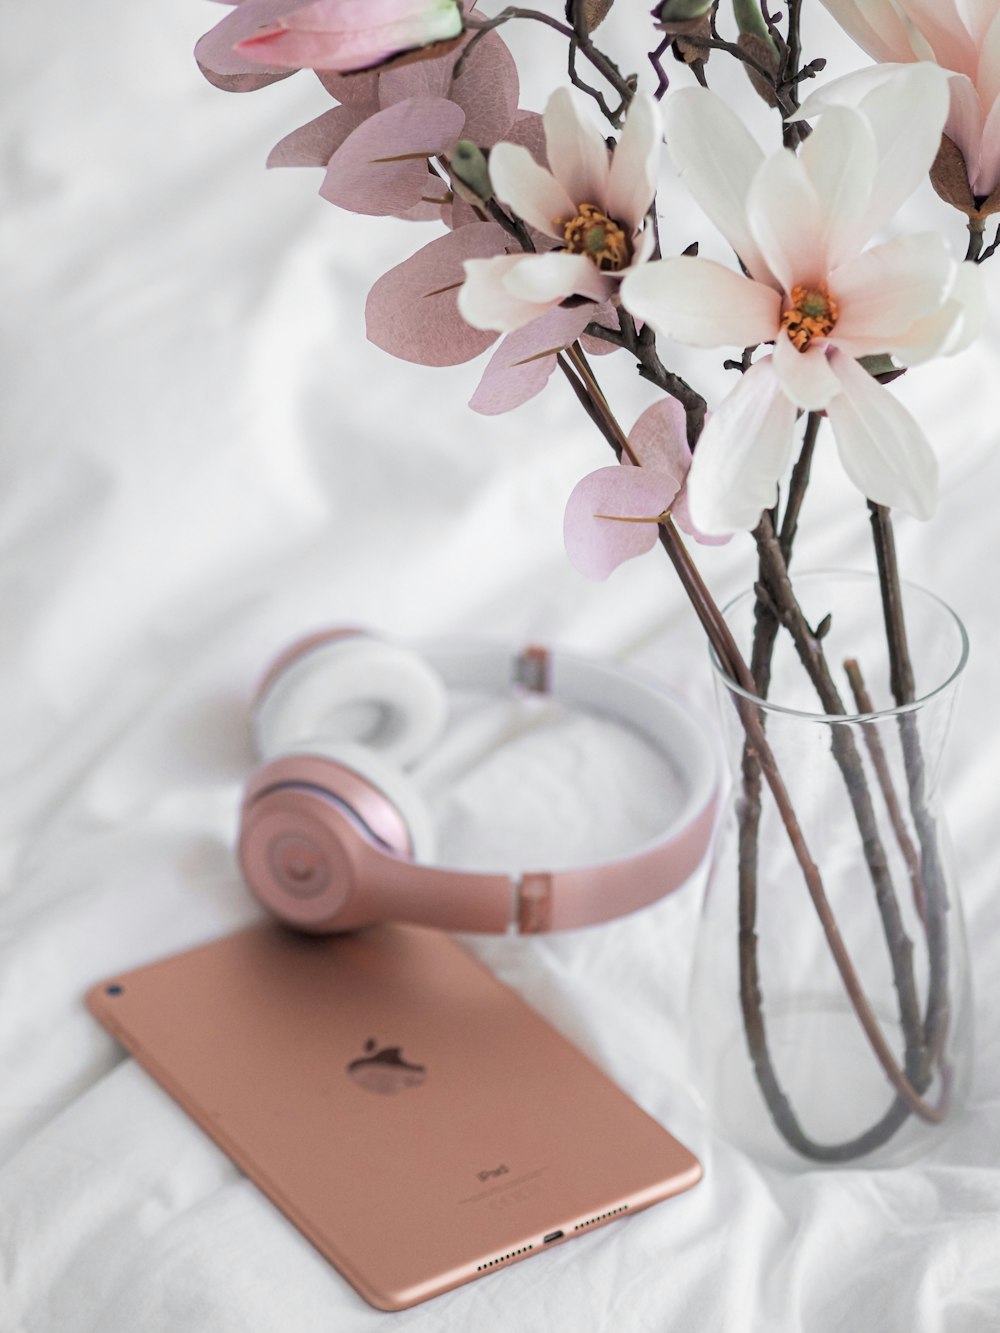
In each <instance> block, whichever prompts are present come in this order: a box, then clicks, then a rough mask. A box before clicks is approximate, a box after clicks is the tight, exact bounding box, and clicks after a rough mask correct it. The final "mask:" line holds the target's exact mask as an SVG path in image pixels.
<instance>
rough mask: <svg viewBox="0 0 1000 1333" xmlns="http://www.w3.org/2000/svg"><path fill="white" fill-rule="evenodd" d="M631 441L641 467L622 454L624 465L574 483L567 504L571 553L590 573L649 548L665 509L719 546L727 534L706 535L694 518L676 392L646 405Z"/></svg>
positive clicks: (602, 572) (606, 570)
mask: <svg viewBox="0 0 1000 1333" xmlns="http://www.w3.org/2000/svg"><path fill="white" fill-rule="evenodd" d="M628 442H629V445H630V446H631V448H632V452H633V453H634V454H635V456H636V458H637V459H638V460H639V463H640V466H639V467H634V466H632V465H631V463H630V461H629V459H628V457H627V456H625V455H623V456H622V461H621V463H620V464H617V465H613V466H611V467H602V468H598V470H597V471H596V472H591V473H590V474H589V475H588V476H586V477H584V478H583V479H582V481H579V482H577V484H576V486H575V487H574V488H573V490H572V492H571V493H570V497H569V500H568V501H567V504H566V514H565V517H564V519H563V540H564V542H565V544H566V553H567V555H568V556H569V558H570V560H571V561H572V562H573V564H574V565H575V566H576V568H577V569H578V570H579V571H580V573H581V574H585V575H586V576H587V578H589V579H606V578H607V577H608V575H609V574H610V573H611V572H612V570H615V569H617V568H618V566H619V565H620V564H622V563H623V562H624V561H626V560H631V559H632V558H633V557H634V556H637V555H645V553H646V552H647V551H651V550H652V549H653V547H654V546H655V545H656V542H657V539H658V537H659V531H660V520H661V519H662V517H663V516H664V514H666V513H668V512H669V513H670V514H671V515H672V517H673V519H674V521H675V522H676V524H677V526H678V527H679V528H681V529H683V531H684V532H687V533H689V534H690V535H691V536H692V537H694V538H695V540H696V541H700V542H706V543H709V544H712V545H716V544H718V543H719V542H720V541H722V542H725V541H728V540H729V538H728V536H727V537H722V538H719V537H708V536H706V535H705V534H704V533H701V532H699V531H698V530H697V529H696V528H695V527H694V525H693V524H692V522H691V516H690V514H689V513H688V505H687V474H688V471H689V469H690V467H691V450H690V449H689V448H688V442H687V418H686V416H685V413H684V409H683V407H681V405H680V403H679V402H678V401H677V399H676V398H661V399H660V400H659V401H658V402H656V403H654V404H653V406H652V407H648V408H647V409H646V411H645V412H643V414H642V416H641V417H640V418H639V420H638V421H637V422H636V423H635V425H634V426H633V427H632V429H631V431H630V432H629V437H628Z"/></svg>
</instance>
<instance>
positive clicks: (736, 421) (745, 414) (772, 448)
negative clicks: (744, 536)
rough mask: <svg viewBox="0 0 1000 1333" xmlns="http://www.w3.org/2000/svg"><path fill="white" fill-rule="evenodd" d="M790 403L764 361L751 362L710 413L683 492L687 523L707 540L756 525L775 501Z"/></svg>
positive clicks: (787, 451) (786, 452)
mask: <svg viewBox="0 0 1000 1333" xmlns="http://www.w3.org/2000/svg"><path fill="white" fill-rule="evenodd" d="M795 417H796V411H795V404H794V403H792V402H791V401H790V399H788V398H786V397H785V395H784V394H783V393H782V392H781V386H780V384H779V383H778V378H777V376H776V375H775V373H774V367H773V366H772V364H771V358H770V357H764V359H763V360H761V361H758V362H756V363H755V364H754V365H752V366H751V367H750V369H749V370H748V371H747V373H746V374H745V375H744V376H743V378H742V379H741V380H740V382H739V384H738V385H737V386H736V388H735V389H733V391H732V393H730V394H729V396H728V397H727V398H724V399H723V401H722V403H721V404H720V406H719V408H718V410H717V411H716V412H714V413H713V414H712V416H711V417H710V419H709V421H708V423H707V424H706V426H705V429H704V430H703V431H702V433H701V438H700V439H699V440H698V444H697V446H696V448H695V451H694V461H693V462H692V464H691V471H690V472H689V473H688V480H687V492H688V507H689V511H690V515H691V521H692V522H693V523H694V525H695V526H696V527H697V528H698V529H699V531H701V532H703V533H706V534H707V535H709V536H720V537H721V536H723V535H725V534H728V533H731V532H738V531H740V530H741V529H749V528H754V527H756V526H757V523H758V522H759V520H760V516H761V513H762V512H763V511H764V510H765V509H769V508H770V507H771V506H772V505H773V504H774V503H775V500H776V499H777V496H778V479H779V477H780V476H781V474H782V473H783V472H784V470H785V468H786V467H787V466H788V460H789V458H790V457H791V452H792V444H793V440H794V435H795Z"/></svg>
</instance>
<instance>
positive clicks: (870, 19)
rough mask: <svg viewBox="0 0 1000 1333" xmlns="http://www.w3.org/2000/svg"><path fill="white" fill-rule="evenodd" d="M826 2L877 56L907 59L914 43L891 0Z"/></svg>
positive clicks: (878, 57) (834, 13) (849, 31)
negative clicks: (860, 2) (861, 2)
mask: <svg viewBox="0 0 1000 1333" xmlns="http://www.w3.org/2000/svg"><path fill="white" fill-rule="evenodd" d="M823 4H824V5H825V7H826V8H827V9H828V10H829V11H830V13H831V14H832V15H833V17H834V18H835V19H836V20H837V22H838V23H839V24H840V26H841V27H842V28H843V29H844V30H845V31H846V32H848V33H849V34H850V35H851V37H853V38H854V40H855V41H856V42H857V44H858V45H859V46H860V47H862V48H863V49H864V50H865V51H867V52H868V54H869V55H870V56H873V57H874V58H875V59H876V60H907V59H909V57H910V52H911V49H912V48H911V44H910V39H909V35H908V33H907V30H906V28H905V27H904V25H903V21H902V19H901V18H900V17H899V14H898V13H897V12H896V9H895V8H894V6H893V5H892V4H891V3H890V0H867V3H864V5H863V8H862V4H859V2H858V0H823Z"/></svg>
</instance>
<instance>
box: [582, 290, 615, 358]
mask: <svg viewBox="0 0 1000 1333" xmlns="http://www.w3.org/2000/svg"><path fill="white" fill-rule="evenodd" d="M587 323H588V324H602V325H603V326H604V327H605V328H606V329H614V330H615V332H616V333H617V332H618V331H619V330H620V329H621V325H620V324H619V322H618V311H617V310H616V309H615V307H614V306H613V305H611V304H610V303H608V304H606V305H599V306H596V307H591V311H590V319H589V320H588V321H587ZM580 346H581V347H582V348H583V350H584V351H585V352H586V353H587V355H588V356H607V355H608V353H609V352H617V351H618V348H617V347H616V346H615V345H614V343H609V342H606V341H605V340H604V339H603V338H594V337H592V336H591V335H590V334H588V333H582V334H581V335H580Z"/></svg>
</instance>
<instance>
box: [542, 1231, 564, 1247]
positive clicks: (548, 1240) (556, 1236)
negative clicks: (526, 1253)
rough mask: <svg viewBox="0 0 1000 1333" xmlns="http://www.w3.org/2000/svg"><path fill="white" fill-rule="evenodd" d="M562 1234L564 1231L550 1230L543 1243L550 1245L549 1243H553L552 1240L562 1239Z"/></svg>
mask: <svg viewBox="0 0 1000 1333" xmlns="http://www.w3.org/2000/svg"><path fill="white" fill-rule="evenodd" d="M562 1234H563V1233H562V1232H561V1231H550V1232H549V1234H548V1235H547V1236H546V1237H545V1239H544V1241H543V1242H542V1243H543V1244H544V1245H548V1244H550V1243H551V1242H552V1241H554V1240H561V1239H562Z"/></svg>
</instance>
